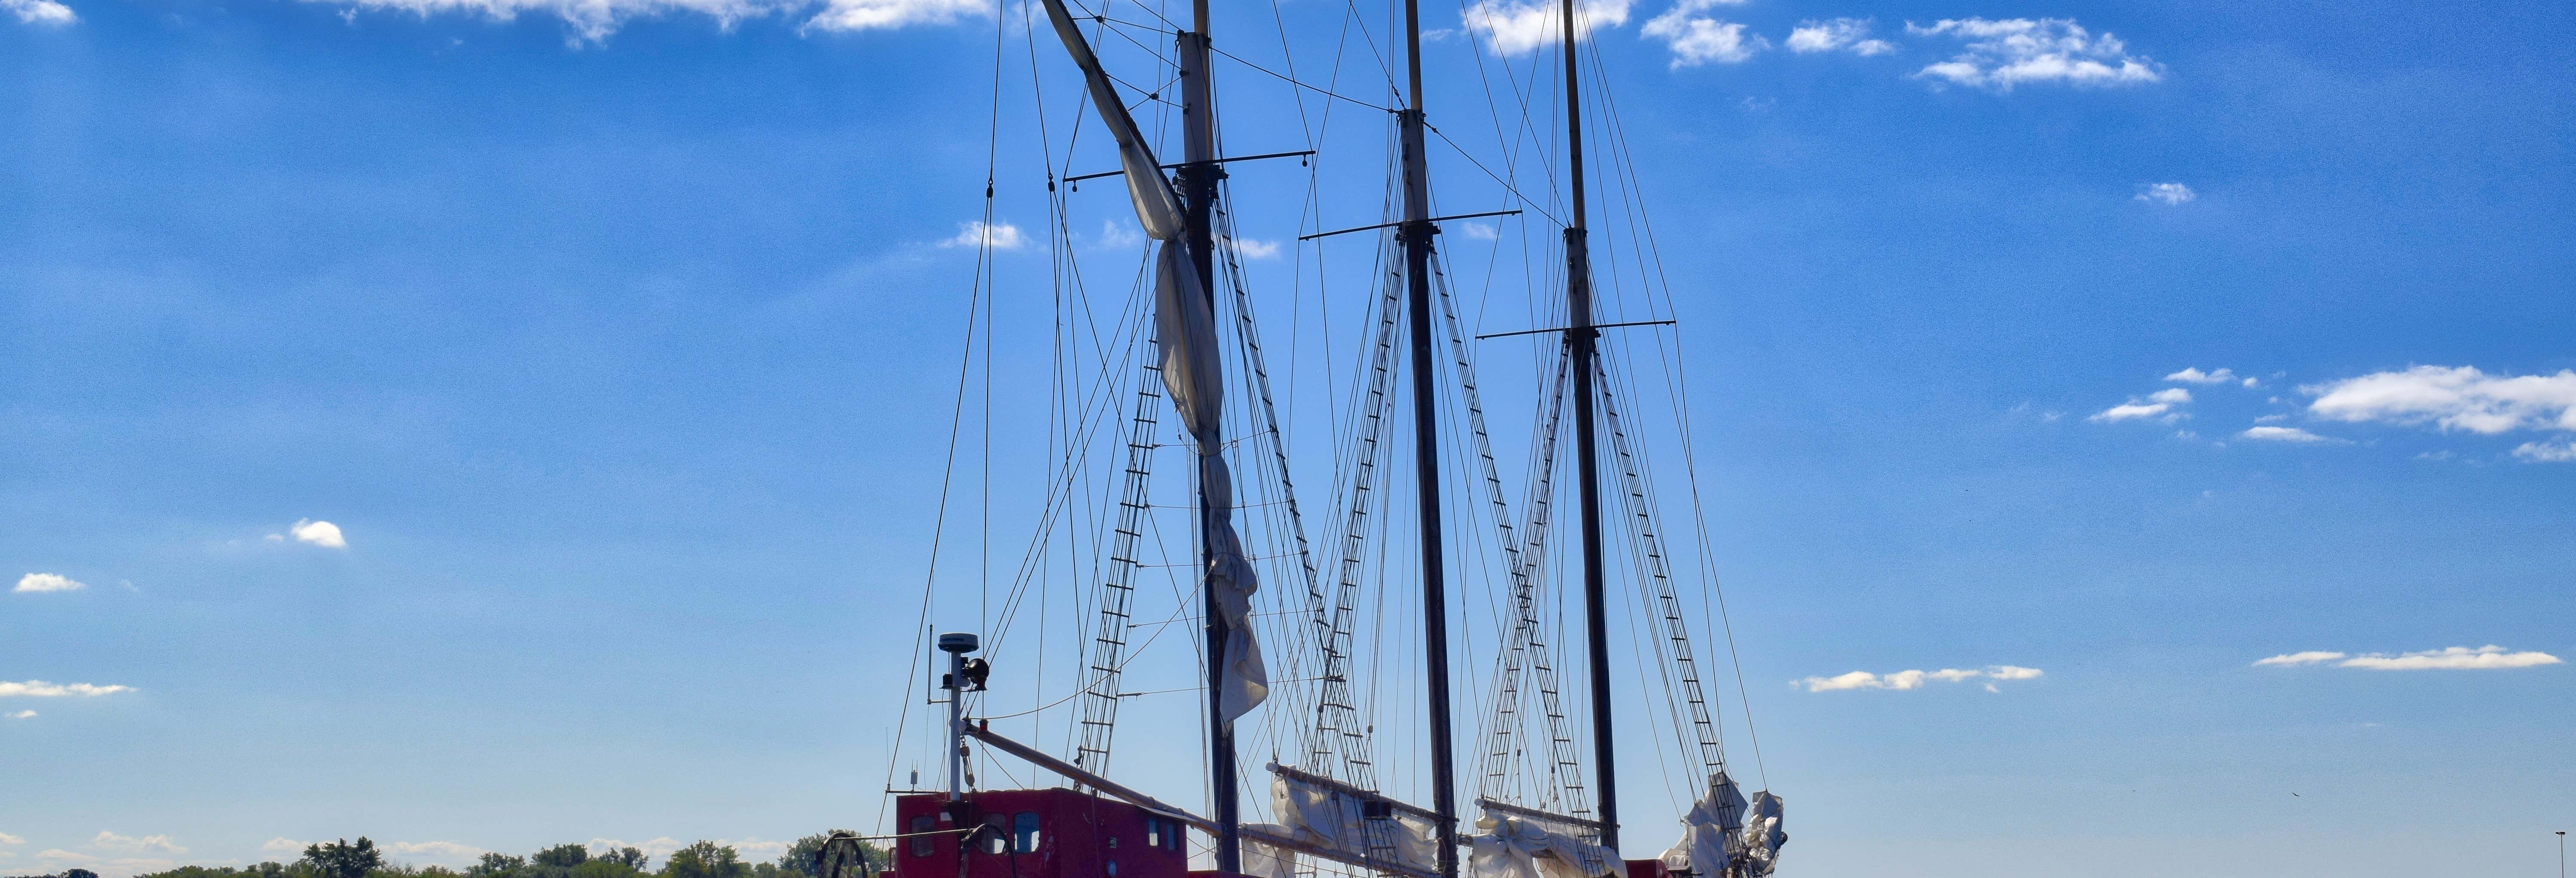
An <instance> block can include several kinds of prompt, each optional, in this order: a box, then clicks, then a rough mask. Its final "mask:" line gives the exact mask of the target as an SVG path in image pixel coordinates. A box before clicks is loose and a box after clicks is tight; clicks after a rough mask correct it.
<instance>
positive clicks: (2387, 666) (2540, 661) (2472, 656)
mask: <svg viewBox="0 0 2576 878" xmlns="http://www.w3.org/2000/svg"><path fill="white" fill-rule="evenodd" d="M2559 663H2560V662H2559V659H2558V657H2557V656H2554V655H2550V654H2548V653H2545V652H2511V651H2507V650H2506V649H2505V648H2504V647H2501V646H2494V645H2488V646H2481V647H2478V648H2476V649H2471V648H2469V647H2465V646H2454V647H2450V648H2448V649H2429V650H2425V651H2423V652H2408V653H2399V654H2397V655H2387V654H2383V653H2373V654H2370V655H2359V656H2354V657H2352V658H2348V659H2345V660H2343V663H2341V664H2338V665H2336V667H2339V668H2361V669H2363V670H2369V671H2483V670H2501V669H2506V668H2536V667H2539V666H2541V665H2554V664H2559Z"/></svg>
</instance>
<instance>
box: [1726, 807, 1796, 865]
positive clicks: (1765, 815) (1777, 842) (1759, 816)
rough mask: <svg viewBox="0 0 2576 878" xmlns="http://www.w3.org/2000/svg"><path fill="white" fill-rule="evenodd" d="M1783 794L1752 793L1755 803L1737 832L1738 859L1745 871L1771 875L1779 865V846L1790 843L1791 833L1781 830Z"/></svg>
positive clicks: (1736, 847)
mask: <svg viewBox="0 0 2576 878" xmlns="http://www.w3.org/2000/svg"><path fill="white" fill-rule="evenodd" d="M1780 808H1781V806H1780V797H1779V796H1775V795H1772V794H1771V793H1770V792H1769V791H1764V792H1759V793H1755V794H1753V805H1752V807H1751V809H1750V810H1747V811H1746V812H1745V815H1744V828H1743V829H1742V830H1739V831H1738V832H1737V833H1736V842H1735V857H1736V861H1737V862H1740V863H1742V864H1743V865H1744V874H1746V875H1750V876H1761V875H1769V874H1771V870H1773V869H1776V868H1779V866H1780V846H1781V845H1784V844H1788V843H1789V833H1787V832H1783V831H1781V829H1780V816H1781V815H1780Z"/></svg>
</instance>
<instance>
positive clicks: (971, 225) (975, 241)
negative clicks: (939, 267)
mask: <svg viewBox="0 0 2576 878" xmlns="http://www.w3.org/2000/svg"><path fill="white" fill-rule="evenodd" d="M1028 243H1029V242H1028V237H1027V236H1025V235H1022V234H1020V227H1019V226H1015V225H1011V224H1010V223H999V224H996V225H990V226H988V225H985V224H984V221H983V220H974V221H972V222H962V223H958V224H957V237H954V238H950V239H948V240H945V241H941V242H939V246H942V247H981V246H984V245H986V244H990V245H992V247H993V249H995V250H1017V249H1020V248H1021V247H1025V246H1028Z"/></svg>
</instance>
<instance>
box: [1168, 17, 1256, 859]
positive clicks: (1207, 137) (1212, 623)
mask: <svg viewBox="0 0 2576 878" xmlns="http://www.w3.org/2000/svg"><path fill="white" fill-rule="evenodd" d="M1190 12H1191V29H1190V30H1188V31H1186V32H1183V33H1182V34H1180V36H1179V42H1180V46H1179V49H1180V62H1181V127H1182V129H1183V134H1182V137H1183V144H1184V150H1185V151H1184V153H1183V156H1182V164H1181V168H1180V182H1181V197H1182V199H1183V209H1184V214H1183V222H1184V224H1185V228H1186V231H1185V232H1184V233H1183V236H1182V240H1183V241H1186V242H1187V243H1188V244H1189V248H1190V269H1191V271H1193V272H1195V273H1196V274H1197V275H1198V282H1199V291H1200V292H1201V293H1202V294H1204V295H1206V296H1207V306H1208V313H1210V314H1214V313H1216V231H1215V217H1216V189H1217V185H1216V184H1217V180H1219V179H1221V178H1223V176H1224V171H1223V170H1222V169H1221V168H1220V167H1219V166H1218V163H1217V161H1216V157H1217V156H1216V101H1215V94H1214V91H1213V90H1212V89H1211V88H1210V86H1209V82H1208V0H1193V2H1192V3H1191V4H1190ZM1219 432H1220V431H1219V430H1215V429H1210V430H1206V431H1203V432H1202V434H1201V444H1200V446H1199V447H1198V448H1195V449H1193V450H1194V451H1195V452H1196V453H1197V455H1198V457H1200V458H1205V457H1209V456H1212V455H1217V454H1222V453H1224V447H1223V444H1222V443H1221V442H1220V441H1218V440H1217V439H1216V438H1215V437H1216V436H1217V434H1218V433H1219ZM1198 471H1199V472H1201V473H1204V472H1205V471H1206V470H1205V468H1203V467H1201V468H1198ZM1208 487H1209V486H1208V484H1207V481H1206V480H1205V479H1204V478H1201V479H1200V481H1199V600H1200V615H1201V616H1202V617H1205V618H1206V619H1207V696H1208V697H1207V704H1208V797H1209V799H1210V800H1211V801H1210V804H1211V806H1212V807H1210V808H1209V810H1210V811H1212V812H1213V813H1214V817H1215V823H1216V851H1215V854H1216V869H1217V871H1218V872H1219V873H1239V872H1242V871H1243V812H1242V809H1241V802H1240V796H1239V795H1238V793H1237V791H1236V789H1235V787H1236V784H1235V766H1234V762H1235V753H1234V723H1233V722H1231V721H1229V720H1227V719H1226V716H1225V703H1224V696H1223V694H1222V693H1223V692H1224V691H1225V685H1226V684H1225V674H1226V662H1225V655H1226V640H1227V638H1229V637H1232V636H1233V635H1234V632H1233V631H1231V630H1229V626H1228V625H1227V624H1226V620H1225V614H1224V613H1221V612H1218V611H1217V594H1216V582H1215V581H1214V579H1213V578H1212V577H1210V576H1209V573H1210V571H1212V570H1213V569H1214V567H1215V560H1216V558H1215V554H1214V553H1215V551H1216V548H1215V543H1214V541H1213V540H1212V539H1211V537H1212V535H1213V532H1214V530H1215V527H1216V522H1212V521H1210V520H1208V512H1207V511H1208V509H1209V508H1210V507H1211V506H1212V505H1213V504H1211V503H1210V502H1209V498H1208V496H1207V491H1208Z"/></svg>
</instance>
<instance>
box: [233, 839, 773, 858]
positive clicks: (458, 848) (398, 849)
mask: <svg viewBox="0 0 2576 878" xmlns="http://www.w3.org/2000/svg"><path fill="white" fill-rule="evenodd" d="M284 840H285V839H278V841H284ZM295 849H296V850H299V851H300V850H303V848H302V847H301V846H298V847H297V848H295ZM385 853H388V854H393V855H395V856H402V857H414V858H419V859H426V860H430V861H432V862H450V863H466V862H473V861H474V859H475V858H476V857H480V856H482V855H483V849H482V848H478V847H475V846H473V845H469V844H458V843H456V842H452V841H389V842H386V843H385ZM773 859H775V858H774V857H773Z"/></svg>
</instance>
